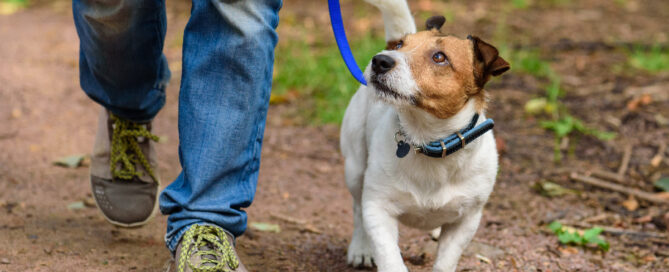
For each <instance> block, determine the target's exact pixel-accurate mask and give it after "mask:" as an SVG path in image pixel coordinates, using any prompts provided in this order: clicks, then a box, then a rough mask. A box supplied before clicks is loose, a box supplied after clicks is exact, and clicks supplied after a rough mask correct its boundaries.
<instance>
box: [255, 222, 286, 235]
mask: <svg viewBox="0 0 669 272" xmlns="http://www.w3.org/2000/svg"><path fill="white" fill-rule="evenodd" d="M251 227H252V228H254V229H256V230H259V231H265V232H275V233H279V232H281V227H279V225H277V224H270V223H262V222H252V223H251Z"/></svg>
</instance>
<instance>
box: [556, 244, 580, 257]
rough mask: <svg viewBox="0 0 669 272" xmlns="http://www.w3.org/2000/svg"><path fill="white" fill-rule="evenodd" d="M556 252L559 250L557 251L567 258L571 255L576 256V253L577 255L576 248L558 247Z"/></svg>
mask: <svg viewBox="0 0 669 272" xmlns="http://www.w3.org/2000/svg"><path fill="white" fill-rule="evenodd" d="M558 250H559V251H560V252H561V253H562V255H564V256H569V255H573V254H577V253H578V248H575V247H570V246H568V247H558Z"/></svg>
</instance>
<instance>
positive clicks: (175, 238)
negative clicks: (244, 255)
mask: <svg viewBox="0 0 669 272" xmlns="http://www.w3.org/2000/svg"><path fill="white" fill-rule="evenodd" d="M193 225H200V226H213V227H217V228H221V227H219V226H218V225H216V224H212V223H209V222H195V223H193V224H190V225H186V226H184V227H183V228H181V229H180V230H179V231H177V233H176V234H174V235H172V236H171V237H168V236H167V235H166V236H165V244H166V245H167V249H169V250H170V252H171V253H172V257H174V254H175V253H176V251H177V246H179V242H181V237H183V236H184V233H186V231H188V229H190V227H192V226H193ZM221 229H222V230H223V231H224V232H225V233H227V234H228V235H230V237H232V245H233V246H234V245H236V243H237V237H235V235H233V234H232V233H231V232H229V231H228V230H226V229H224V228H221Z"/></svg>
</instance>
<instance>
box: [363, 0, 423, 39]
mask: <svg viewBox="0 0 669 272" xmlns="http://www.w3.org/2000/svg"><path fill="white" fill-rule="evenodd" d="M365 1H366V2H367V3H370V4H372V5H373V6H375V7H377V8H378V9H379V10H381V14H382V15H383V25H384V26H385V31H386V42H391V41H397V40H399V39H401V38H402V37H404V35H406V34H412V33H416V23H415V22H414V20H413V16H411V10H409V5H408V4H407V2H406V0H365Z"/></svg>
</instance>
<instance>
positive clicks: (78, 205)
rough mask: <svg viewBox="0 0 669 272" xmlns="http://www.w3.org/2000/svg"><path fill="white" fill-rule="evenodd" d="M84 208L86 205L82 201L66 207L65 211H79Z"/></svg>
mask: <svg viewBox="0 0 669 272" xmlns="http://www.w3.org/2000/svg"><path fill="white" fill-rule="evenodd" d="M85 207H86V205H85V204H84V202H83V201H75V202H72V203H70V204H69V205H67V209H68V210H71V211H74V210H81V209H83V208H85Z"/></svg>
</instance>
